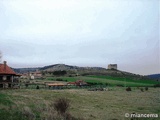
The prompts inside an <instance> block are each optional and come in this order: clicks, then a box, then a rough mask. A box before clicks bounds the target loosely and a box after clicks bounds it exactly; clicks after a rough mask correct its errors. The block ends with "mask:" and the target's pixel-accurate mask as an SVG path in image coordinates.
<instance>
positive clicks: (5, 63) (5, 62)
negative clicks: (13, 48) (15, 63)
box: [3, 61, 7, 71]
mask: <svg viewBox="0 0 160 120" xmlns="http://www.w3.org/2000/svg"><path fill="white" fill-rule="evenodd" d="M3 63H4V70H5V71H6V65H7V61H4V62H3Z"/></svg>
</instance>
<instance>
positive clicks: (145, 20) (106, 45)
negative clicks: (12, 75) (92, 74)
mask: <svg viewBox="0 0 160 120" xmlns="http://www.w3.org/2000/svg"><path fill="white" fill-rule="evenodd" d="M159 4H160V3H159V0H0V51H1V52H2V53H3V58H2V60H6V61H7V62H8V65H10V66H11V67H15V68H19V67H35V66H36V67H37V66H45V65H51V64H57V63H63V64H69V65H77V66H99V67H105V68H106V67H107V65H108V64H110V63H116V64H118V69H120V70H124V71H128V72H132V73H137V74H142V75H145V74H152V73H160V62H159V61H160V58H159V56H160V42H159V40H160V39H159V33H160V30H159V29H160V25H159V16H160V14H159V12H160V9H159Z"/></svg>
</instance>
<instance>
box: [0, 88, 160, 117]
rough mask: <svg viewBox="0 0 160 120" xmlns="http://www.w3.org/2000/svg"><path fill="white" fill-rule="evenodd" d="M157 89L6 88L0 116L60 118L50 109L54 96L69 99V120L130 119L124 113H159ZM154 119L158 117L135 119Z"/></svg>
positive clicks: (0, 99)
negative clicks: (70, 116)
mask: <svg viewBox="0 0 160 120" xmlns="http://www.w3.org/2000/svg"><path fill="white" fill-rule="evenodd" d="M159 93H160V89H159V88H149V89H148V91H144V92H142V91H140V89H139V88H137V87H133V88H132V91H129V92H127V91H126V90H125V88H123V87H111V88H110V90H109V91H88V90H87V89H64V90H49V89H13V90H11V89H8V90H0V117H1V119H2V120H62V118H61V117H60V116H59V115H58V114H57V113H56V110H55V109H54V108H53V103H54V102H55V100H56V99H58V98H63V97H65V98H67V99H68V100H69V101H70V107H69V110H68V113H69V114H70V115H72V116H73V117H72V118H73V120H130V119H131V118H126V117H125V113H129V114H131V113H138V114H159V115H160V94H159ZM137 119H138V120H158V118H137Z"/></svg>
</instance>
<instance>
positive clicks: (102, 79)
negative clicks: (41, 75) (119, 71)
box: [46, 76, 160, 87]
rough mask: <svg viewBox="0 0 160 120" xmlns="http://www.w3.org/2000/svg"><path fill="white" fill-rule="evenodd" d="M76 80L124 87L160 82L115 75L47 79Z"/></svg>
mask: <svg viewBox="0 0 160 120" xmlns="http://www.w3.org/2000/svg"><path fill="white" fill-rule="evenodd" d="M57 79H61V80H62V81H67V82H74V81H76V80H84V81H85V82H87V83H89V84H93V85H106V86H112V87H113V86H122V87H145V86H149V87H153V86H154V85H155V84H160V83H159V82H157V81H153V80H148V79H140V80H139V79H136V78H134V77H113V76H74V77H66V76H61V77H48V78H46V80H50V81H56V80H57Z"/></svg>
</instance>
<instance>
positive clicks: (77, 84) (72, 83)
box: [67, 80, 88, 86]
mask: <svg viewBox="0 0 160 120" xmlns="http://www.w3.org/2000/svg"><path fill="white" fill-rule="evenodd" d="M67 85H75V86H86V85H88V84H87V83H86V82H85V81H83V80H77V81H75V82H68V83H67Z"/></svg>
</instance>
